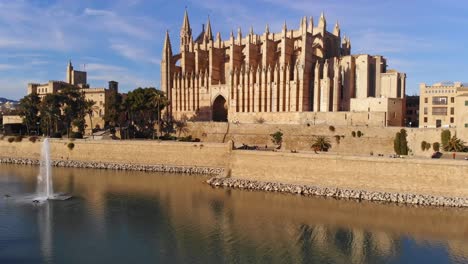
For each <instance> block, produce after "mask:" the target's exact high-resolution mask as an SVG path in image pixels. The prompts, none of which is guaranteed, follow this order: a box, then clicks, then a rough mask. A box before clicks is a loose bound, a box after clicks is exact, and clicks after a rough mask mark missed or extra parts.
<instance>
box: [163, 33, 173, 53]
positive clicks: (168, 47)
mask: <svg viewBox="0 0 468 264" xmlns="http://www.w3.org/2000/svg"><path fill="white" fill-rule="evenodd" d="M166 52H168V53H170V54H172V46H171V39H170V38H169V30H166V37H165V38H164V46H163V53H164V54H166ZM163 59H164V57H163Z"/></svg>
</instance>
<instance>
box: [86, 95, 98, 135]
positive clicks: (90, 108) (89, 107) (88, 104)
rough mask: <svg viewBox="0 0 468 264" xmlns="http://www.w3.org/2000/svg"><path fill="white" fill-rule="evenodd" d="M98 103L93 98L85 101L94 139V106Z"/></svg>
mask: <svg viewBox="0 0 468 264" xmlns="http://www.w3.org/2000/svg"><path fill="white" fill-rule="evenodd" d="M95 104H96V102H94V101H93V100H86V101H85V103H84V109H85V113H87V114H88V117H89V124H90V125H91V136H92V138H93V139H94V133H93V106H94V105H95Z"/></svg>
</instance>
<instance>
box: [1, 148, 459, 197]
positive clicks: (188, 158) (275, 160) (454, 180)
mask: <svg viewBox="0 0 468 264" xmlns="http://www.w3.org/2000/svg"><path fill="white" fill-rule="evenodd" d="M50 143H51V153H52V159H53V160H54V165H55V166H65V167H84V168H100V169H118V170H119V169H128V170H142V171H164V172H184V173H203V174H216V175H217V179H218V180H215V181H213V182H212V183H213V185H215V186H216V184H218V186H219V185H221V186H227V187H234V188H247V189H254V190H267V191H281V192H297V190H298V189H297V187H299V188H300V191H299V192H298V193H300V194H303V195H323V196H331V197H337V198H355V199H363V200H377V201H389V202H399V203H415V204H421V205H446V206H468V181H466V177H467V175H468V162H466V161H463V160H430V159H416V158H408V159H391V158H386V157H359V156H343V155H331V154H313V153H289V152H267V151H243V150H232V149H231V144H230V143H226V144H218V143H183V142H154V141H112V140H109V141H105V140H100V141H86V140H76V141H73V143H74V145H75V146H74V148H73V149H71V150H70V149H69V147H68V144H69V141H68V140H51V141H50ZM40 147H41V143H40V142H35V143H32V142H30V141H28V140H27V139H23V142H12V143H9V142H8V141H7V140H0V158H2V159H0V162H5V163H17V164H18V163H19V164H37V160H38V159H39V156H40V155H39V153H40ZM224 176H230V178H220V177H224ZM219 179H222V180H219ZM223 181H226V184H224V183H223ZM227 181H229V182H227ZM231 181H234V182H231ZM244 183H247V184H244ZM265 184H271V185H270V186H271V188H270V187H269V188H267V189H265V188H263V187H262V186H266V185H265ZM281 184H284V185H285V186H283V185H281ZM239 185H242V186H239ZM250 185H252V186H250ZM249 186H250V187H249ZM259 186H260V187H259ZM275 186H276V187H275ZM257 187H258V188H257ZM283 187H284V188H283ZM275 188H276V189H275ZM283 189H284V190H283ZM291 190H292V191H291Z"/></svg>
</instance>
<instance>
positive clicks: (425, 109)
mask: <svg viewBox="0 0 468 264" xmlns="http://www.w3.org/2000/svg"><path fill="white" fill-rule="evenodd" d="M424 114H425V115H427V107H424Z"/></svg>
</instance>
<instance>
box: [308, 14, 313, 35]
mask: <svg viewBox="0 0 468 264" xmlns="http://www.w3.org/2000/svg"><path fill="white" fill-rule="evenodd" d="M307 32H309V33H314V18H313V17H309V24H308V25H307Z"/></svg>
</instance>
